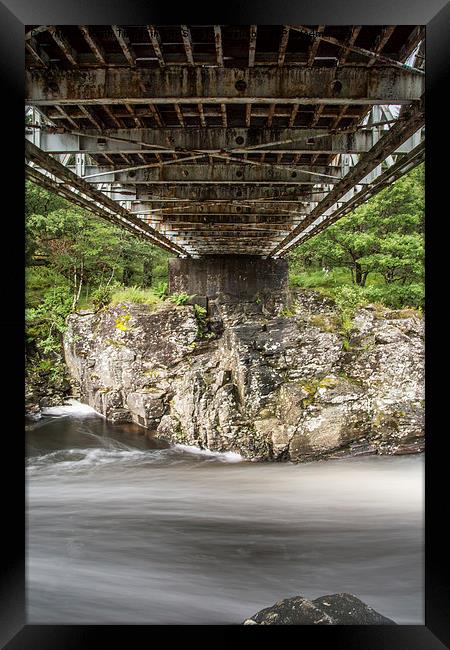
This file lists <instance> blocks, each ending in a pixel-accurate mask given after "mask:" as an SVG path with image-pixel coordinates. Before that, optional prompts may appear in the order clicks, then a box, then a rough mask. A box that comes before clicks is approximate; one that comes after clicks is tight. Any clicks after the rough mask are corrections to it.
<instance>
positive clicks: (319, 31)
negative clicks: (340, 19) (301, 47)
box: [307, 25, 325, 67]
mask: <svg viewBox="0 0 450 650" xmlns="http://www.w3.org/2000/svg"><path fill="white" fill-rule="evenodd" d="M324 30H325V25H319V26H318V28H317V31H316V35H315V36H313V42H312V43H311V46H310V48H309V52H308V62H307V65H308V66H309V67H311V66H312V65H313V64H314V59H315V58H316V54H317V50H318V49H319V45H320V39H319V38H318V37H319V36H320V34H323V32H324Z"/></svg>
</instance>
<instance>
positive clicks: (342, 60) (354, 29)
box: [339, 25, 361, 65]
mask: <svg viewBox="0 0 450 650" xmlns="http://www.w3.org/2000/svg"><path fill="white" fill-rule="evenodd" d="M360 31H361V25H353V26H352V28H351V31H350V36H349V37H348V39H347V40H346V41H345V43H344V46H343V49H342V52H341V55H340V57H339V65H343V64H344V63H345V62H346V60H347V56H348V53H349V52H350V49H351V48H352V47H353V45H354V43H355V41H356V39H357V38H358V34H359V32H360Z"/></svg>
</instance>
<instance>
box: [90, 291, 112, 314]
mask: <svg viewBox="0 0 450 650" xmlns="http://www.w3.org/2000/svg"><path fill="white" fill-rule="evenodd" d="M111 298H112V289H111V288H110V287H103V286H100V287H97V289H94V291H93V292H92V295H91V300H92V304H93V305H94V307H96V309H102V308H103V307H106V306H107V305H109V303H110V302H111Z"/></svg>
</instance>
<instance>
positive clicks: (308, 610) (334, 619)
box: [243, 594, 395, 625]
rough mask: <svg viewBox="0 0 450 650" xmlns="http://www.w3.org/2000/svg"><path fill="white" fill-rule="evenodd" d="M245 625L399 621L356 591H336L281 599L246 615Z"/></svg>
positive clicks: (358, 623)
mask: <svg viewBox="0 0 450 650" xmlns="http://www.w3.org/2000/svg"><path fill="white" fill-rule="evenodd" d="M243 624H244V625H395V622H394V621H392V620H391V619H389V618H386V617H385V616H382V615H381V614H379V613H378V612H376V611H375V610H374V609H372V608H371V607H369V606H368V605H366V604H365V603H363V602H362V601H361V600H359V598H356V596H353V595H352V594H333V595H330V596H322V597H321V598H316V599H315V600H312V601H311V600H308V599H307V598H304V597H303V596H295V597H294V598H286V599H285V600H280V601H278V602H277V603H275V604H274V605H272V606H271V607H266V608H265V609H262V610H261V611H259V612H257V613H256V614H254V615H253V616H251V617H250V618H248V619H246V620H245V621H244V623H243Z"/></svg>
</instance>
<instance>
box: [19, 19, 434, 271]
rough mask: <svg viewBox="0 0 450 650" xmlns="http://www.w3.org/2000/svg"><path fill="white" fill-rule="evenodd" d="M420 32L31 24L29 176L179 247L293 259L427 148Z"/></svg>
mask: <svg viewBox="0 0 450 650" xmlns="http://www.w3.org/2000/svg"><path fill="white" fill-rule="evenodd" d="M424 36H425V34H424V28H422V27H421V26H406V25H401V26H373V25H370V26H355V25H353V26H326V25H312V26H311V25H308V26H306V25H277V26H268V25H239V26H233V25H231V26H230V25H200V26H198V25H172V26H167V25H133V26H122V25H92V26H88V25H71V26H52V25H29V26H27V27H26V34H25V45H26V107H27V108H26V115H27V125H26V170H27V176H28V177H29V178H30V179H31V180H32V181H34V182H36V183H38V184H40V185H42V186H43V187H45V188H48V189H51V190H52V191H55V192H57V193H58V194H60V195H61V196H64V197H66V198H67V199H69V200H70V201H73V202H75V203H76V204H78V205H81V206H83V207H85V208H87V209H89V210H90V211H92V212H93V213H94V214H96V215H98V216H99V217H102V218H105V219H108V220H109V221H111V222H112V223H115V224H117V225H120V226H122V227H124V228H127V229H129V230H131V231H132V232H134V233H135V234H136V235H138V236H140V237H144V238H146V239H147V240H148V241H150V242H151V243H154V244H156V245H158V246H160V247H162V248H164V249H166V250H168V251H170V252H172V253H173V254H174V255H175V256H177V257H181V258H204V257H205V256H216V257H217V256H222V257H221V259H223V256H228V255H229V256H235V255H246V256H252V259H257V258H258V257H259V258H280V257H283V256H285V255H286V254H287V253H288V252H289V251H290V250H292V249H293V248H294V247H296V246H298V245H300V244H301V243H302V242H304V241H306V240H307V239H308V238H310V237H312V236H314V235H315V234H317V233H318V232H320V231H321V230H323V229H324V228H326V227H327V226H328V225H330V224H331V223H333V222H334V221H336V220H337V219H339V218H340V217H341V216H343V215H345V214H347V213H348V212H349V211H350V210H352V209H353V208H355V207H356V206H358V205H359V204H361V203H362V202H364V201H366V200H367V199H368V198H369V197H370V196H372V195H373V194H375V193H376V192H378V191H379V190H381V189H383V188H384V187H386V186H387V185H389V184H390V183H392V182H393V181H394V180H395V179H396V178H398V177H399V176H401V175H402V174H404V173H405V172H407V171H408V170H410V169H411V168H412V167H414V166H415V165H417V164H419V163H420V162H421V161H422V160H423V158H424V114H425V108H424V99H423V95H424V91H425V83H424V82H425V78H424V69H425V59H424V52H425V48H424ZM255 256H256V257H255ZM249 259H250V258H249ZM269 261H270V262H272V260H268V262H269Z"/></svg>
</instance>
